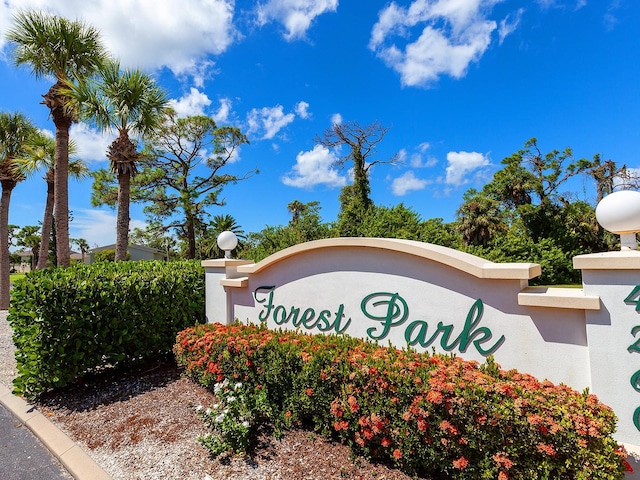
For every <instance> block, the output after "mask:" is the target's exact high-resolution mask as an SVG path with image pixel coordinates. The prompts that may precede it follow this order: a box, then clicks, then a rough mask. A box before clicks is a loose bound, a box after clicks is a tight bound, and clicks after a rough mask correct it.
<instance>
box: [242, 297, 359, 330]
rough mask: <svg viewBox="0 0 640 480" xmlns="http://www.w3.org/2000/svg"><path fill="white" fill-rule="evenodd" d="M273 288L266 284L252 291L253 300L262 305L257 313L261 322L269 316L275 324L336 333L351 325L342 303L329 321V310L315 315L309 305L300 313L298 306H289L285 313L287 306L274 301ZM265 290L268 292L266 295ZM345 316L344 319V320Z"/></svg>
mask: <svg viewBox="0 0 640 480" xmlns="http://www.w3.org/2000/svg"><path fill="white" fill-rule="evenodd" d="M275 288H276V287H275V286H269V285H267V286H262V287H258V288H256V289H255V290H254V292H253V297H254V299H255V301H256V302H257V303H260V304H262V306H263V307H264V308H263V310H262V311H261V312H260V313H259V314H258V319H259V320H260V321H261V322H266V321H267V320H269V318H272V319H273V321H274V322H275V323H276V325H284V324H285V323H289V322H291V324H292V325H293V326H294V327H300V326H303V327H304V328H306V329H308V330H312V329H314V328H317V329H318V330H320V331H321V332H327V331H329V330H332V329H333V330H335V332H336V333H343V332H344V331H345V330H346V329H347V328H349V325H351V318H346V316H345V314H344V304H340V305H339V306H338V309H337V310H336V312H335V313H334V314H333V315H334V320H333V321H331V315H332V313H331V311H330V310H321V311H320V314H319V315H318V316H317V317H316V311H315V310H314V309H313V308H311V307H309V308H306V309H305V310H304V311H303V312H302V314H300V311H301V308H300V307H296V306H291V307H290V309H289V312H288V313H287V307H285V306H284V305H276V304H275V303H274V300H273V297H274V290H275ZM265 291H268V292H269V293H268V295H266V296H265V293H264V292H265ZM345 318H346V321H344V320H345ZM343 321H344V323H343Z"/></svg>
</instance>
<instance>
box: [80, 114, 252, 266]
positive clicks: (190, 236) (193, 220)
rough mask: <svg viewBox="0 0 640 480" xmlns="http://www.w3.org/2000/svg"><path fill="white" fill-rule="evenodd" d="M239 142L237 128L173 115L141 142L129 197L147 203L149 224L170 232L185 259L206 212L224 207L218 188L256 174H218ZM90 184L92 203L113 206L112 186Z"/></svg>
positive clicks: (99, 176) (99, 181)
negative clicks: (138, 166) (141, 154)
mask: <svg viewBox="0 0 640 480" xmlns="http://www.w3.org/2000/svg"><path fill="white" fill-rule="evenodd" d="M244 143H249V141H248V139H247V137H246V136H245V135H244V134H243V133H242V132H240V130H239V129H237V128H234V127H220V128H218V127H217V126H216V123H215V121H214V120H213V119H211V118H209V117H206V116H193V117H187V118H178V117H177V115H176V114H175V113H174V112H171V113H170V114H168V115H167V116H166V117H165V122H164V123H163V125H162V127H161V128H160V129H159V130H158V131H157V132H155V133H154V134H152V135H150V136H149V137H148V138H147V139H146V141H145V145H146V146H147V147H148V148H147V150H146V151H145V158H144V159H143V161H142V163H141V164H142V165H143V166H144V168H143V169H142V170H141V172H140V174H139V175H138V176H137V177H136V179H135V181H134V183H135V185H136V188H135V189H134V190H132V198H133V199H134V201H140V202H145V203H147V206H146V207H145V212H146V214H147V215H148V216H149V217H150V220H151V223H153V224H162V225H164V229H165V230H169V229H173V230H175V231H176V233H177V236H178V238H180V239H181V240H183V241H184V242H185V243H186V245H187V248H186V257H187V258H195V257H196V236H197V234H198V233H204V232H205V231H206V227H207V224H208V222H207V217H208V215H209V214H208V212H207V207H208V206H212V205H217V206H222V205H224V204H225V201H224V199H222V198H220V194H221V192H222V190H223V188H224V187H225V186H226V185H228V184H230V183H236V182H238V181H240V180H244V179H247V178H249V177H250V176H251V175H252V174H253V173H254V172H256V171H251V172H249V173H247V174H244V175H242V176H238V175H235V174H231V173H223V171H224V169H225V168H226V167H227V166H228V165H229V164H230V163H231V162H232V161H233V160H234V159H235V158H236V155H237V152H238V148H239V147H240V146H241V145H242V144H244ZM94 179H95V181H94V184H93V194H92V202H93V204H94V205H103V204H107V205H113V202H114V185H113V184H112V182H110V181H109V179H108V178H107V177H106V176H105V172H104V171H102V172H101V171H98V172H96V173H95V174H94Z"/></svg>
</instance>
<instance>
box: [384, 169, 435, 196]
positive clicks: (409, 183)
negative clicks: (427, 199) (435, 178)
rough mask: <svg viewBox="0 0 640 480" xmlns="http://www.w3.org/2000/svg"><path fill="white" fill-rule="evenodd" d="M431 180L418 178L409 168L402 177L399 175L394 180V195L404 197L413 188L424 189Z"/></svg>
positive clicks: (392, 186) (392, 188)
mask: <svg viewBox="0 0 640 480" xmlns="http://www.w3.org/2000/svg"><path fill="white" fill-rule="evenodd" d="M429 183H430V182H429V181H428V180H424V179H420V178H417V177H416V176H415V175H414V173H413V172H412V171H411V170H409V171H408V172H406V173H405V174H404V175H402V176H401V177H398V178H396V179H394V180H393V182H392V183H391V190H392V191H393V194H394V195H397V196H399V197H402V196H403V195H406V194H407V193H408V192H410V191H411V190H422V189H424V187H426V186H427V185H428V184H429Z"/></svg>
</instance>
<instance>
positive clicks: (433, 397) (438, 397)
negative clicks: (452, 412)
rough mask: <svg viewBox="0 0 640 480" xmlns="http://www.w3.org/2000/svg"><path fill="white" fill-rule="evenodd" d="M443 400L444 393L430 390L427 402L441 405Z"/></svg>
mask: <svg viewBox="0 0 640 480" xmlns="http://www.w3.org/2000/svg"><path fill="white" fill-rule="evenodd" d="M442 399H443V396H442V393H441V392H439V391H437V390H429V393H427V400H428V401H430V402H431V403H435V404H441V403H442Z"/></svg>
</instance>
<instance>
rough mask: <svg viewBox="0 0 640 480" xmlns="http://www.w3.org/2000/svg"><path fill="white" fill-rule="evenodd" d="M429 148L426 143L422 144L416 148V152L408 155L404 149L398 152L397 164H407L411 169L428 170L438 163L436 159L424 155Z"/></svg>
mask: <svg viewBox="0 0 640 480" xmlns="http://www.w3.org/2000/svg"><path fill="white" fill-rule="evenodd" d="M429 148H431V145H430V144H429V143H428V142H422V143H421V144H419V145H418V146H417V147H416V150H417V151H416V152H413V153H409V152H407V150H405V149H404V148H403V149H402V150H400V151H399V152H398V162H399V163H401V164H406V163H408V164H409V165H410V166H411V168H429V167H433V166H435V165H436V164H437V163H438V159H437V158H435V157H433V156H430V155H427V156H426V158H425V154H426V152H427V150H429Z"/></svg>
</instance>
